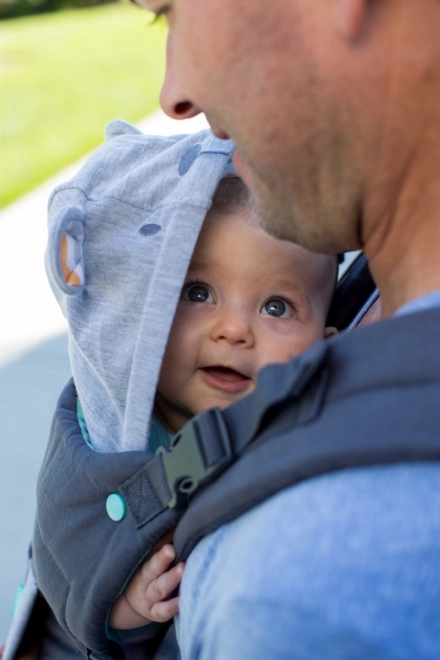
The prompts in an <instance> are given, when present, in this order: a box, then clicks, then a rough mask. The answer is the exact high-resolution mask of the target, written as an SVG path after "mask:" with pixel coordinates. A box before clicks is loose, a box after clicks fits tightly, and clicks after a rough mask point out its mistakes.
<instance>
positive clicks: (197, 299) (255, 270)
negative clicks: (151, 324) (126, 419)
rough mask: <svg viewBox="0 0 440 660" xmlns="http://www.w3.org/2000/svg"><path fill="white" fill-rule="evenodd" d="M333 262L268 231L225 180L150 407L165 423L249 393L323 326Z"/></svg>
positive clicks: (323, 332)
mask: <svg viewBox="0 0 440 660" xmlns="http://www.w3.org/2000/svg"><path fill="white" fill-rule="evenodd" d="M336 272H337V260H336V259H335V258H334V257H330V256H325V255H320V254H313V253H311V252H308V251H307V250H305V249H304V248H300V247H298V246H297V245H294V244H293V243H290V242H286V241H280V240H278V239H276V238H273V237H271V236H268V235H267V234H266V232H265V231H264V230H263V229H262V228H261V226H260V224H259V222H258V219H257V217H256V215H255V210H254V204H253V200H252V197H251V196H250V194H249V191H248V190H247V189H246V187H245V186H244V185H243V183H242V182H241V181H240V180H239V179H237V178H235V179H225V180H224V181H223V182H222V183H221V184H220V186H219V188H218V190H217V193H216V195H215V197H214V200H213V206H212V208H211V210H210V212H209V213H208V216H207V219H206V220H205V223H204V226H203V229H202V231H201V234H200V237H199V240H198V242H197V245H196V248H195V251H194V255H193V258H192V260H191V264H190V267H189V270H188V273H187V276H186V280H185V284H184V287H183V290H182V295H181V300H180V302H179V305H178V308H177V312H176V316H175V319H174V324H173V327H172V329H171V334H170V338H169V340H168V345H167V348H166V351H165V357H164V361H163V364H162V371H161V375H160V378H159V384H158V395H157V397H156V413H157V414H158V415H159V417H160V418H161V420H162V421H163V422H164V423H165V425H166V426H167V427H168V428H169V429H170V430H172V431H174V432H176V431H178V430H179V429H180V428H181V426H183V424H184V423H185V421H187V419H189V418H190V417H191V416H192V415H194V414H196V413H198V412H200V411H201V410H205V409H206V408H209V407H211V406H220V407H225V406H227V405H228V404H230V403H232V402H233V401H235V400H237V399H238V398H240V397H241V396H243V395H244V394H247V393H248V392H250V391H251V390H252V389H253V388H254V386H255V382H256V377H257V373H258V371H259V370H260V369H261V368H262V367H263V366H265V365H266V364H270V363H275V362H285V361H287V360H289V359H290V358H292V357H294V356H296V355H298V354H299V353H301V352H302V351H304V350H305V349H307V348H309V347H310V346H311V345H312V344H313V343H314V342H315V341H317V340H318V339H321V338H322V337H324V336H328V335H329V334H332V333H333V329H330V328H326V327H325V322H326V317H327V312H328V308H329V305H330V300H331V297H332V293H333V290H334V285H335V281H336Z"/></svg>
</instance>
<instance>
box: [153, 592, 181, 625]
mask: <svg viewBox="0 0 440 660" xmlns="http://www.w3.org/2000/svg"><path fill="white" fill-rule="evenodd" d="M178 611H179V599H178V598H177V597H176V598H170V600H163V601H161V602H160V603H156V604H155V605H153V607H152V608H151V614H152V619H153V621H157V622H158V623H163V622H164V621H169V619H172V618H173V616H174V615H175V614H177V612H178Z"/></svg>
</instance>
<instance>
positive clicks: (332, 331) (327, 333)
mask: <svg viewBox="0 0 440 660" xmlns="http://www.w3.org/2000/svg"><path fill="white" fill-rule="evenodd" d="M337 334H338V329H337V328H335V327H334V326H333V325H328V326H327V327H326V328H325V329H324V339H328V338H329V337H333V335H337Z"/></svg>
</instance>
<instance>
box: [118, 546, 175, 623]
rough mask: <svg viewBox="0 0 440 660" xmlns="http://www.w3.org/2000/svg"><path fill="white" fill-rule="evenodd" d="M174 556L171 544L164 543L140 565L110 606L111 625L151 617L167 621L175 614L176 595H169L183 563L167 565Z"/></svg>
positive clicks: (159, 620)
mask: <svg viewBox="0 0 440 660" xmlns="http://www.w3.org/2000/svg"><path fill="white" fill-rule="evenodd" d="M175 556H176V553H175V551H174V548H173V546H172V545H170V544H169V543H167V544H166V545H164V546H162V548H161V549H160V550H158V551H157V552H155V553H154V554H153V555H152V556H151V557H150V558H149V559H147V560H146V561H145V562H144V563H143V564H142V565H141V566H139V568H138V569H137V571H136V572H135V573H134V574H133V576H132V578H131V579H130V581H129V583H128V585H127V587H126V589H125V591H124V593H123V594H121V596H119V598H118V599H117V600H116V601H115V603H114V605H113V607H112V609H111V612H110V626H111V627H112V628H116V629H119V630H126V629H130V628H139V627H141V626H145V625H146V624H147V623H152V622H153V621H157V622H164V621H168V620H169V619H171V618H172V617H173V616H174V615H175V614H177V612H178V609H179V599H178V598H177V597H174V598H170V596H171V594H172V593H173V591H174V590H175V589H177V587H178V586H179V584H180V581H181V579H182V575H183V569H184V564H183V563H182V562H181V563H180V564H177V565H176V566H173V568H169V566H170V564H171V563H172V562H173V560H174V559H175ZM168 569H169V570H168Z"/></svg>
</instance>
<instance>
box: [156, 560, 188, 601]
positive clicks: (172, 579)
mask: <svg viewBox="0 0 440 660" xmlns="http://www.w3.org/2000/svg"><path fill="white" fill-rule="evenodd" d="M184 567H185V565H184V564H183V563H182V562H181V563H180V564H177V566H173V568H170V570H169V571H167V572H166V573H163V575H160V576H159V577H158V578H157V579H156V580H153V582H151V584H150V586H149V588H148V597H149V598H151V600H152V601H153V602H155V603H158V602H160V601H162V600H165V599H166V598H169V597H170V596H171V594H172V593H173V591H174V590H175V589H177V587H178V586H179V584H180V581H181V580H182V575H183V569H184Z"/></svg>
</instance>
